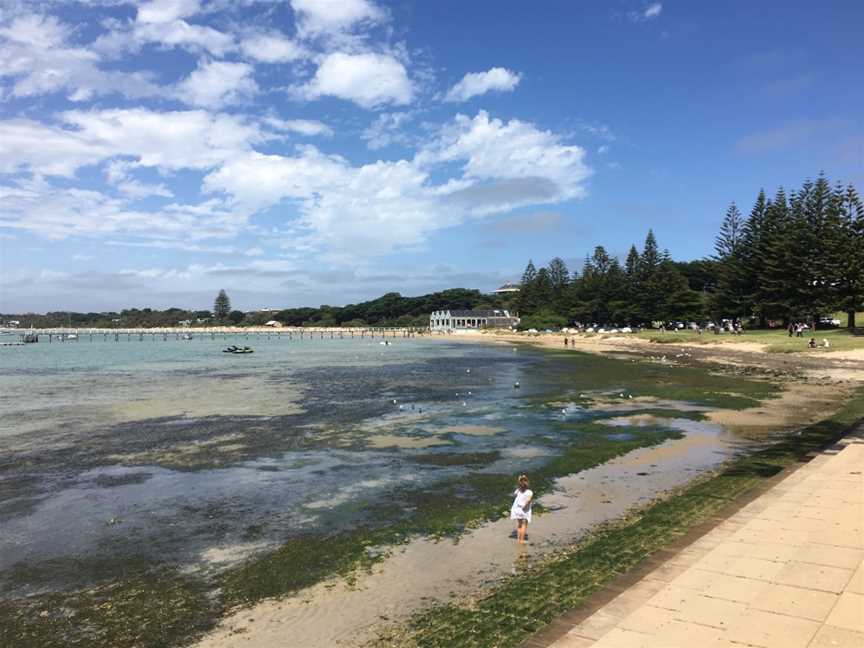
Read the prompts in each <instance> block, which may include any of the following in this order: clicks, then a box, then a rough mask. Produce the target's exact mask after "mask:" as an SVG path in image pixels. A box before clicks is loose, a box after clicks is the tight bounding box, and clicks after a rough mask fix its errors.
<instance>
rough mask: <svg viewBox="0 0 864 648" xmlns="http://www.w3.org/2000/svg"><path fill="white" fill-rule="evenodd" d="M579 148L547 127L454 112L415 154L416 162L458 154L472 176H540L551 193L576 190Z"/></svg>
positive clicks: (581, 175)
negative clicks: (433, 138)
mask: <svg viewBox="0 0 864 648" xmlns="http://www.w3.org/2000/svg"><path fill="white" fill-rule="evenodd" d="M584 158H585V150H584V149H583V148H581V147H579V146H574V145H565V144H562V143H561V142H560V139H559V138H558V136H557V135H555V134H554V133H551V132H550V131H542V130H539V129H537V128H536V127H535V126H534V125H533V124H531V123H528V122H523V121H520V120H518V119H512V120H510V121H509V122H506V123H505V122H503V121H501V120H500V119H490V118H489V115H488V113H486V111H483V110H481V111H480V112H478V113H477V115H476V116H475V117H474V118H473V119H472V118H471V117H467V116H466V115H457V116H456V119H455V120H454V122H453V124H452V125H449V126H447V127H445V128H444V129H443V130H442V132H441V134H440V137H439V138H438V139H437V140H436V141H435V142H433V143H432V144H431V145H429V146H427V147H426V148H425V149H424V150H423V151H421V153H420V154H419V155H418V161H420V162H421V163H426V164H429V163H438V162H448V161H458V160H464V161H465V163H464V167H463V169H464V174H465V177H467V178H473V179H478V180H491V179H504V178H507V179H525V178H543V179H545V180H548V181H550V182H552V183H554V184H555V186H556V197H557V199H567V198H574V197H578V196H581V195H582V194H583V193H584V188H583V182H584V181H585V180H586V179H587V178H588V176H589V175H590V170H589V169H588V167H587V166H586V165H585V163H584Z"/></svg>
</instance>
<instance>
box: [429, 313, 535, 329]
mask: <svg viewBox="0 0 864 648" xmlns="http://www.w3.org/2000/svg"><path fill="white" fill-rule="evenodd" d="M518 324H519V318H518V317H514V316H512V315H510V312H509V311H506V310H453V311H451V310H440V311H435V312H434V313H432V314H431V315H430V316H429V328H430V329H431V330H433V331H457V330H472V329H481V328H512V327H514V326H517V325H518Z"/></svg>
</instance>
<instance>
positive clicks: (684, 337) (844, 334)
mask: <svg viewBox="0 0 864 648" xmlns="http://www.w3.org/2000/svg"><path fill="white" fill-rule="evenodd" d="M862 322H864V320H862ZM636 337H640V338H642V339H644V340H648V341H650V342H654V343H656V344H730V345H734V344H738V343H741V342H750V343H755V344H764V345H765V346H766V350H767V351H768V352H769V353H799V352H800V353H808V354H816V353H818V354H823V355H827V357H831V356H830V354H831V352H832V351H854V350H856V349H864V336H860V335H853V334H852V332H851V331H849V330H847V329H845V328H839V329H825V330H817V331H815V332H813V333H810V332H807V333H805V334H804V337H800V338H799V337H794V336H793V337H789V334H788V333H787V332H786V331H785V330H773V331H755V330H750V331H744V332H743V333H742V334H741V335H729V334H728V333H725V334H723V335H714V334H713V333H709V332H706V333H703V334H702V335H698V334H697V333H695V332H694V331H690V330H683V331H667V332H666V333H661V332H659V331H643V332H641V333H637V334H636ZM811 337H815V338H816V341H817V342H818V343H819V344H822V340H823V339H826V340H828V342H829V344H830V345H831V346H830V347H828V348H827V349H826V348H822V347H818V348H816V349H810V348H808V346H807V342H808V341H809V340H810V338H811ZM733 348H734V347H733Z"/></svg>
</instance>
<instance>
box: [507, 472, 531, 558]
mask: <svg viewBox="0 0 864 648" xmlns="http://www.w3.org/2000/svg"><path fill="white" fill-rule="evenodd" d="M517 484H518V486H517V488H516V490H515V491H513V498H514V499H513V506H511V507H510V519H511V520H516V540H517V542H518V543H519V544H522V545H524V544H525V536H526V535H527V533H528V525H529V524H530V523H531V507H532V505H533V504H534V493H533V491H531V489H530V488H528V476H527V475H519V479H518V481H517Z"/></svg>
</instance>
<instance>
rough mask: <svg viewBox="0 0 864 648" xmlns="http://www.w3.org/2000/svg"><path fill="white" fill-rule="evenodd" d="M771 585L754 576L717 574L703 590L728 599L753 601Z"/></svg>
mask: <svg viewBox="0 0 864 648" xmlns="http://www.w3.org/2000/svg"><path fill="white" fill-rule="evenodd" d="M769 585H770V584H769V583H766V582H764V581H759V580H754V579H752V578H742V577H741V576H729V575H727V574H715V575H714V578H713V579H712V581H711V583H710V584H709V585H708V587H706V588H705V589H704V590H703V594H705V595H706V596H712V597H714V598H721V599H726V600H727V601H737V602H739V603H752V602H753V599H755V598H756V597H757V596H759V594H760V593H761V592H762V590H764V589H765V588H766V587H768V586H769Z"/></svg>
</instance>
